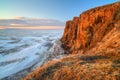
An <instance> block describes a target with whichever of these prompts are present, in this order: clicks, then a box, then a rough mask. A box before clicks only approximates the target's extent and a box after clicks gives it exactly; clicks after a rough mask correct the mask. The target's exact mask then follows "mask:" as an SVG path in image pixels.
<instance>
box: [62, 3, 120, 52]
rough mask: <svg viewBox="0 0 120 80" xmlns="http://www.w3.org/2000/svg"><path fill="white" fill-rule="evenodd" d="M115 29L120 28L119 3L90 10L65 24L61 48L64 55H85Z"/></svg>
mask: <svg viewBox="0 0 120 80" xmlns="http://www.w3.org/2000/svg"><path fill="white" fill-rule="evenodd" d="M117 27H120V2H118V3H114V4H109V5H106V6H102V7H97V8H94V9H90V10H88V11H86V12H83V13H82V14H81V15H80V16H79V17H74V18H73V20H72V21H67V22H66V27H65V30H64V34H63V37H62V39H61V41H62V43H63V45H62V47H63V48H64V50H65V52H66V53H73V54H75V53H85V52H86V51H87V50H90V49H92V48H93V47H95V46H96V45H97V43H98V42H101V41H102V39H103V38H104V37H105V36H106V35H107V34H108V33H109V32H110V31H111V30H112V29H114V28H117Z"/></svg>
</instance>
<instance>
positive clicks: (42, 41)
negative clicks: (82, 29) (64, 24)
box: [0, 30, 63, 79]
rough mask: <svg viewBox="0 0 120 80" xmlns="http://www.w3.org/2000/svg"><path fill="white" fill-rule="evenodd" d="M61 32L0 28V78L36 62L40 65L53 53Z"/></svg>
mask: <svg viewBox="0 0 120 80" xmlns="http://www.w3.org/2000/svg"><path fill="white" fill-rule="evenodd" d="M62 33H63V30H0V79H2V78H5V77H7V76H10V75H12V74H15V73H17V72H19V71H21V70H24V69H27V68H29V67H31V66H33V65H35V64H37V63H39V66H40V65H42V63H43V62H44V61H45V59H46V58H47V57H48V55H49V54H51V53H54V48H56V47H54V46H55V45H57V42H58V41H59V39H60V38H61V36H62ZM50 52H51V53H50Z"/></svg>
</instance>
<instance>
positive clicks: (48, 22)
mask: <svg viewBox="0 0 120 80" xmlns="http://www.w3.org/2000/svg"><path fill="white" fill-rule="evenodd" d="M64 25H65V23H64V22H61V21H59V20H53V19H39V18H27V17H16V18H15V19H0V26H2V27H6V28H8V27H14V28H15V27H38V26H39V27H44V26H47V27H48V26H59V27H60V26H64Z"/></svg>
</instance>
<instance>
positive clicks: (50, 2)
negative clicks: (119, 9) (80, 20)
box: [0, 0, 117, 21]
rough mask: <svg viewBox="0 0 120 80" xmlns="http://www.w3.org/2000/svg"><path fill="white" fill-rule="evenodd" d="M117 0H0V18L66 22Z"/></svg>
mask: <svg viewBox="0 0 120 80" xmlns="http://www.w3.org/2000/svg"><path fill="white" fill-rule="evenodd" d="M116 1H117V0H0V18H14V17H17V16H21V17H32V18H45V19H57V20H61V21H66V20H69V19H72V18H73V17H74V16H79V14H80V13H81V12H83V11H85V10H87V9H90V8H93V7H96V6H101V5H104V4H109V3H113V2H116Z"/></svg>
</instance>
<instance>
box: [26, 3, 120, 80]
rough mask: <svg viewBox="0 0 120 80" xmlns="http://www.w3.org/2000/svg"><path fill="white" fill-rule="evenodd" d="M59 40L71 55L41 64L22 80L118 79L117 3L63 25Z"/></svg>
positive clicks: (119, 32)
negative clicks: (61, 35)
mask: <svg viewBox="0 0 120 80" xmlns="http://www.w3.org/2000/svg"><path fill="white" fill-rule="evenodd" d="M61 41H62V43H63V44H62V47H63V48H64V50H65V52H66V53H69V54H72V55H68V56H67V57H64V58H62V59H60V60H53V61H51V62H49V63H46V64H44V65H43V66H42V67H40V68H38V69H36V70H35V71H33V72H32V73H30V74H29V75H27V76H26V77H25V78H24V80H120V2H117V3H114V4H110V5H106V6H102V7H97V8H94V9H91V10H88V11H86V12H84V13H82V14H81V15H80V17H74V19H73V20H72V21H68V22H66V27H65V30H64V34H63V37H62V39H61ZM91 73H92V74H91Z"/></svg>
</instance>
